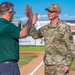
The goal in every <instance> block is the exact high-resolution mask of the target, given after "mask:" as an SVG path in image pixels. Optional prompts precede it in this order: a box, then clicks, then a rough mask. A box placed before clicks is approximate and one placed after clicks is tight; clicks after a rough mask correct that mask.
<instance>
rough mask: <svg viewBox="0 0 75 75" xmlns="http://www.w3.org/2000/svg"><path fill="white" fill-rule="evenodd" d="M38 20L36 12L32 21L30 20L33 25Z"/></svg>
mask: <svg viewBox="0 0 75 75" xmlns="http://www.w3.org/2000/svg"><path fill="white" fill-rule="evenodd" d="M37 20H38V13H36V14H34V15H33V21H32V24H33V25H34V24H35V23H36V22H37Z"/></svg>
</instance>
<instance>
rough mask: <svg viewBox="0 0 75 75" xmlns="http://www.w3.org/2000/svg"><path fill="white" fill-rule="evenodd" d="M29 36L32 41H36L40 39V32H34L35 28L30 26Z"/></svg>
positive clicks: (39, 30)
mask: <svg viewBox="0 0 75 75" xmlns="http://www.w3.org/2000/svg"><path fill="white" fill-rule="evenodd" d="M30 35H31V36H32V37H33V38H34V39H38V38H42V37H43V35H42V31H41V28H40V29H38V30H36V28H35V26H32V28H31V30H30Z"/></svg>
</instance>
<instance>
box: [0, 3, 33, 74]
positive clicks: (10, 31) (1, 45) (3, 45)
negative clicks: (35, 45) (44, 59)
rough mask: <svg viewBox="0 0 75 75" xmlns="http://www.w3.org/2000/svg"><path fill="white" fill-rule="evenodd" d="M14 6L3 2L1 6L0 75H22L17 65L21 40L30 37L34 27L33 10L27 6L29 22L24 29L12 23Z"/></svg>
mask: <svg viewBox="0 0 75 75" xmlns="http://www.w3.org/2000/svg"><path fill="white" fill-rule="evenodd" d="M13 7H14V5H13V4H12V3H10V2H3V3H2V4H1V5H0V75H20V71H19V68H18V65H17V62H18V60H19V41H18V39H19V38H25V37H27V36H28V34H29V31H30V28H31V26H32V20H33V13H32V9H31V8H30V7H29V6H28V5H27V6H26V12H25V13H26V16H27V17H28V21H27V23H26V24H25V26H24V27H23V29H21V28H19V27H17V26H16V25H14V24H13V23H11V21H12V19H13V16H14V14H15V11H14V8H13Z"/></svg>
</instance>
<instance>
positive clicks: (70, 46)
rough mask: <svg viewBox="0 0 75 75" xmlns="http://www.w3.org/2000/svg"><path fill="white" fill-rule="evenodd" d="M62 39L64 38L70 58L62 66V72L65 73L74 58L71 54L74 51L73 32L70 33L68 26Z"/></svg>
mask: <svg viewBox="0 0 75 75" xmlns="http://www.w3.org/2000/svg"><path fill="white" fill-rule="evenodd" d="M64 39H65V44H66V46H67V48H68V58H69V59H70V60H67V61H68V63H67V65H65V66H64V72H65V73H67V72H68V71H69V69H70V65H71V62H72V60H73V58H74V56H73V55H74V52H75V46H74V42H73V34H72V32H71V30H70V27H69V26H68V27H67V29H66V32H65V35H64Z"/></svg>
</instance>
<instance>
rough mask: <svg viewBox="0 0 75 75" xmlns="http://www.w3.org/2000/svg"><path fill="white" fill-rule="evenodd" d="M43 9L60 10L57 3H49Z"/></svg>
mask: <svg viewBox="0 0 75 75" xmlns="http://www.w3.org/2000/svg"><path fill="white" fill-rule="evenodd" d="M45 10H49V11H58V12H61V9H60V6H59V5H58V4H51V5H50V6H49V7H48V8H46V9H45Z"/></svg>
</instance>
